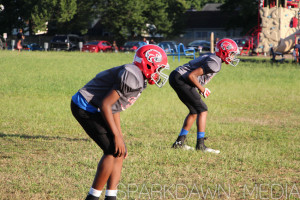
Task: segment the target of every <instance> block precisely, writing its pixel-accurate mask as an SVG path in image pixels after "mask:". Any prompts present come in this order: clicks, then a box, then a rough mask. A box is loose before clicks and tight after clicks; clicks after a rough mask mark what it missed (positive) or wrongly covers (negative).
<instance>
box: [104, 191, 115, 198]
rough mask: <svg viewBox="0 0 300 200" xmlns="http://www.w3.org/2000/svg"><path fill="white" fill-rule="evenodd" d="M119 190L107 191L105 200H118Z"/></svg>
mask: <svg viewBox="0 0 300 200" xmlns="http://www.w3.org/2000/svg"><path fill="white" fill-rule="evenodd" d="M117 192H118V190H106V192H105V199H104V200H116V199H117Z"/></svg>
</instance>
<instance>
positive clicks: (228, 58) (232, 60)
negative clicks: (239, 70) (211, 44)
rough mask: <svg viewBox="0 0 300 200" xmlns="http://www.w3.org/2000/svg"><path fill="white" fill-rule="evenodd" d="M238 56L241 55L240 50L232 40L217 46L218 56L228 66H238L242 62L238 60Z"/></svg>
mask: <svg viewBox="0 0 300 200" xmlns="http://www.w3.org/2000/svg"><path fill="white" fill-rule="evenodd" d="M237 54H239V48H238V46H237V44H236V43H235V41H233V40H232V39H228V38H225V39H222V40H220V41H219V42H218V43H217V44H216V55H217V56H219V57H220V58H221V59H222V60H223V61H224V62H225V63H226V64H230V65H232V66H237V64H238V63H239V61H240V59H237V58H236V56H237Z"/></svg>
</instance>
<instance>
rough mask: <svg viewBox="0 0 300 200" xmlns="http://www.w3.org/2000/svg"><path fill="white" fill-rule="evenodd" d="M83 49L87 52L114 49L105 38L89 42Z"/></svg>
mask: <svg viewBox="0 0 300 200" xmlns="http://www.w3.org/2000/svg"><path fill="white" fill-rule="evenodd" d="M82 51H86V52H99V51H100V52H104V51H112V46H111V44H110V43H109V42H107V41H104V40H95V41H90V42H87V43H86V44H84V45H83V47H82Z"/></svg>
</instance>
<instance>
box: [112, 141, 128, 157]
mask: <svg viewBox="0 0 300 200" xmlns="http://www.w3.org/2000/svg"><path fill="white" fill-rule="evenodd" d="M114 155H116V156H118V157H121V156H125V155H126V147H125V143H124V141H123V139H122V138H121V137H115V152H114Z"/></svg>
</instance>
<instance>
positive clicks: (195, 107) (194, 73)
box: [169, 38, 239, 153]
mask: <svg viewBox="0 0 300 200" xmlns="http://www.w3.org/2000/svg"><path fill="white" fill-rule="evenodd" d="M237 54H239V50H238V46H237V44H236V43H235V42H234V41H233V40H231V39H228V38H225V39H222V40H220V41H218V42H217V44H216V53H215V54H207V55H203V56H200V57H198V58H196V59H194V60H191V61H190V62H189V63H186V64H184V65H183V66H179V67H177V68H176V69H175V70H174V71H172V72H171V74H170V78H169V82H170V85H171V86H172V88H173V89H174V90H175V92H176V93H177V95H178V97H179V99H180V100H181V101H182V102H183V103H184V104H185V105H186V107H187V108H188V109H189V114H188V115H187V116H186V118H185V120H184V123H183V126H182V129H181V131H180V133H179V136H178V138H177V140H176V141H175V142H174V144H173V146H172V147H173V148H184V149H188V150H189V149H193V148H192V147H190V146H187V145H185V144H184V141H185V139H186V136H187V134H188V132H189V130H190V129H191V126H192V125H193V123H194V121H195V120H197V144H196V150H202V151H204V152H211V153H220V151H219V150H214V149H211V148H208V147H206V146H205V145H204V140H205V139H206V138H205V126H206V117H207V106H206V104H205V103H204V101H203V100H202V99H201V96H203V97H204V98H207V97H208V96H209V95H210V90H209V89H208V88H205V87H204V86H205V85H206V84H207V83H208V82H209V81H210V80H211V79H212V78H213V77H214V76H215V75H216V74H217V73H218V72H219V71H220V70H221V64H222V62H225V64H230V65H233V66H236V65H237V64H238V62H239V59H237V58H236V55H237Z"/></svg>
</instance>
